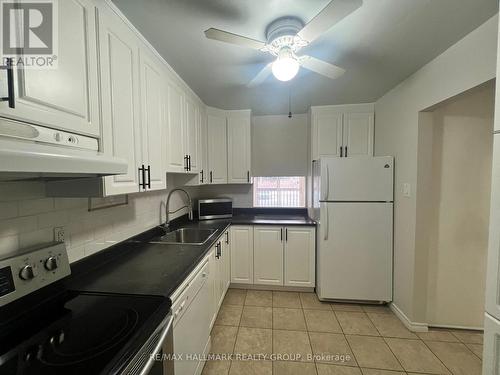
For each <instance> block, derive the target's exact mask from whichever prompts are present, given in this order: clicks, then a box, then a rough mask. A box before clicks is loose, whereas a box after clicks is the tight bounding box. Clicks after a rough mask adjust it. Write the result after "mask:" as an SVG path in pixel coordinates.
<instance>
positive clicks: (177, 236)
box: [150, 228, 217, 245]
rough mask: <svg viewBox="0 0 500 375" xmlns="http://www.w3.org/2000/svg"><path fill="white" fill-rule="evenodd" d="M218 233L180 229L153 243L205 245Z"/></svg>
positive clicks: (206, 230) (212, 230)
mask: <svg viewBox="0 0 500 375" xmlns="http://www.w3.org/2000/svg"><path fill="white" fill-rule="evenodd" d="M215 232H217V230H215V229H197V228H180V229H177V230H174V231H173V232H168V233H167V234H165V235H163V236H161V237H158V238H155V239H153V240H151V241H150V242H151V243H163V244H183V245H203V244H204V243H205V242H207V241H208V240H209V239H210V238H211V237H212V236H213V235H214V234H215Z"/></svg>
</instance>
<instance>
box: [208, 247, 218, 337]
mask: <svg viewBox="0 0 500 375" xmlns="http://www.w3.org/2000/svg"><path fill="white" fill-rule="evenodd" d="M215 253H216V252H215V248H212V250H210V255H209V257H208V268H209V270H210V273H209V275H208V280H207V282H208V286H209V294H210V304H209V306H208V310H209V313H210V316H211V319H210V329H212V326H213V325H214V323H215V319H216V318H217V313H218V312H219V308H218V305H217V303H218V301H219V298H218V294H217V259H216V258H215Z"/></svg>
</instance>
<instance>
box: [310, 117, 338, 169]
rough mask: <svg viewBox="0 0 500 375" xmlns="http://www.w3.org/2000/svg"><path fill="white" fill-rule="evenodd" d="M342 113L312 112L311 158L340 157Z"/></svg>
mask: <svg viewBox="0 0 500 375" xmlns="http://www.w3.org/2000/svg"><path fill="white" fill-rule="evenodd" d="M342 117H343V116H342V113H341V112H335V111H326V110H325V111H324V112H323V111H321V112H313V114H312V129H313V135H312V138H313V158H314V159H318V158H320V157H324V156H340V148H341V147H342Z"/></svg>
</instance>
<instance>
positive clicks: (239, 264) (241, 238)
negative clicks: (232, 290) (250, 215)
mask: <svg viewBox="0 0 500 375" xmlns="http://www.w3.org/2000/svg"><path fill="white" fill-rule="evenodd" d="M230 242H231V282H232V283H237V284H253V227H252V226H247V225H245V226H242V225H237V226H231V236H230Z"/></svg>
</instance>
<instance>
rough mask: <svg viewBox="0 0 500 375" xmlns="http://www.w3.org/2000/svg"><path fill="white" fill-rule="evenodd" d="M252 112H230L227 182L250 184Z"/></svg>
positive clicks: (228, 116)
mask: <svg viewBox="0 0 500 375" xmlns="http://www.w3.org/2000/svg"><path fill="white" fill-rule="evenodd" d="M250 115H251V112H250V111H249V110H244V111H229V112H228V114H227V164H228V176H227V182H228V183H230V184H245V183H250V177H251V163H252V161H251V155H252V153H251V120H250Z"/></svg>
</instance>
